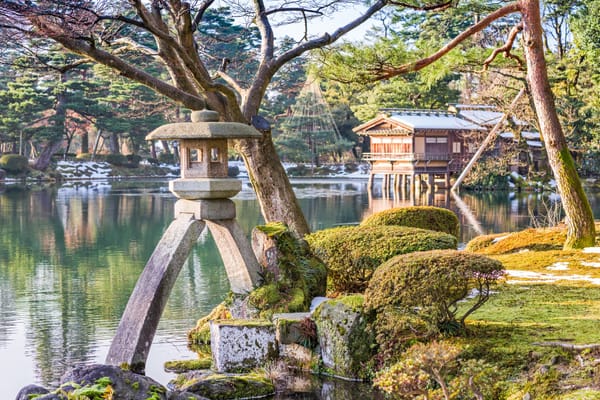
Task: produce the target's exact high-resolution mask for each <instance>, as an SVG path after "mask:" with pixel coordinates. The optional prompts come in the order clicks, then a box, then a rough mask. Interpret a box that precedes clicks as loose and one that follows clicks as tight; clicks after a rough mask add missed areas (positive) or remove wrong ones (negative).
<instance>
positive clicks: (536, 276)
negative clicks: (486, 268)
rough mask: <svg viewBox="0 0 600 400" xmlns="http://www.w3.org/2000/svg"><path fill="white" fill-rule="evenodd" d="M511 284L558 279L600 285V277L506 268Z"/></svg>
mask: <svg viewBox="0 0 600 400" xmlns="http://www.w3.org/2000/svg"><path fill="white" fill-rule="evenodd" d="M506 275H507V278H508V279H507V280H506V283H509V284H524V283H554V282H558V281H583V282H589V283H591V284H593V285H600V278H593V277H591V276H589V275H576V274H574V275H554V274H545V273H541V272H533V271H521V270H506Z"/></svg>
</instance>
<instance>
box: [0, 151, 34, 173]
mask: <svg viewBox="0 0 600 400" xmlns="http://www.w3.org/2000/svg"><path fill="white" fill-rule="evenodd" d="M0 168H2V169H3V170H5V171H6V172H9V173H11V174H21V173H23V172H26V171H27V170H28V169H29V161H28V160H27V157H24V156H21V155H18V154H5V155H3V156H2V157H0Z"/></svg>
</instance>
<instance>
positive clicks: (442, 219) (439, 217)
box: [361, 206, 460, 237]
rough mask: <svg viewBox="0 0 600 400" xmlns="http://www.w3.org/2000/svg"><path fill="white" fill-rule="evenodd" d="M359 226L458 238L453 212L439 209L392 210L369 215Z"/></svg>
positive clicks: (456, 219) (410, 208) (458, 226)
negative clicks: (418, 230)
mask: <svg viewBox="0 0 600 400" xmlns="http://www.w3.org/2000/svg"><path fill="white" fill-rule="evenodd" d="M361 225H363V226H375V225H399V226H410V227H413V228H422V229H428V230H431V231H437V232H445V233H449V234H451V235H453V236H455V237H458V234H459V229H460V223H459V220H458V217H457V216H456V214H454V212H452V211H450V210H448V209H445V208H439V207H431V206H412V207H401V208H392V209H389V210H385V211H381V212H378V213H376V214H373V215H371V216H370V217H368V218H367V219H365V220H364V221H363V222H362V223H361Z"/></svg>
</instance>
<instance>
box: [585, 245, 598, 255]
mask: <svg viewBox="0 0 600 400" xmlns="http://www.w3.org/2000/svg"><path fill="white" fill-rule="evenodd" d="M583 252H584V253H598V254H600V247H586V248H585V249H583Z"/></svg>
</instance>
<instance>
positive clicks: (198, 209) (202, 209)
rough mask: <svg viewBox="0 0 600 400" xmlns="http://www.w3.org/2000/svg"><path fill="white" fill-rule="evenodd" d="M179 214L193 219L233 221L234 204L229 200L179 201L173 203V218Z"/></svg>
mask: <svg viewBox="0 0 600 400" xmlns="http://www.w3.org/2000/svg"><path fill="white" fill-rule="evenodd" d="M179 214H193V215H194V218H195V219H235V215H236V213H235V203H234V202H233V201H231V200H229V199H214V200H185V199H180V200H177V201H176V202H175V218H177V217H178V216H179Z"/></svg>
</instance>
